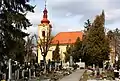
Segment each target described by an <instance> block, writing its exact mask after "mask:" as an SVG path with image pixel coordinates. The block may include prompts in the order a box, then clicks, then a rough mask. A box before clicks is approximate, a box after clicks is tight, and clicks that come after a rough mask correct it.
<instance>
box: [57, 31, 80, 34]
mask: <svg viewBox="0 0 120 81" xmlns="http://www.w3.org/2000/svg"><path fill="white" fill-rule="evenodd" d="M75 32H82V31H67V32H59V33H75ZM59 33H58V34H59Z"/></svg>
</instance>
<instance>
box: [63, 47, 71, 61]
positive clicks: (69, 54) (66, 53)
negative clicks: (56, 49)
mask: <svg viewBox="0 0 120 81" xmlns="http://www.w3.org/2000/svg"><path fill="white" fill-rule="evenodd" d="M72 47H73V46H72V45H67V47H66V52H64V54H65V62H69V60H70V56H71V54H72V51H71V50H72Z"/></svg>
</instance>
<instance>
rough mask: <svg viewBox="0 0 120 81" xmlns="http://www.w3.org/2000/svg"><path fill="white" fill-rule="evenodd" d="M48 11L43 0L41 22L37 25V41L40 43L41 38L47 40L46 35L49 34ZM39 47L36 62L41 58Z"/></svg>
mask: <svg viewBox="0 0 120 81" xmlns="http://www.w3.org/2000/svg"><path fill="white" fill-rule="evenodd" d="M47 13H48V11H47V8H46V2H45V8H44V11H43V19H42V20H41V23H40V24H39V25H38V37H39V38H38V42H39V43H40V42H41V40H44V39H45V40H47V38H48V37H50V36H51V29H52V26H51V24H50V21H49V20H48V15H47ZM41 54H42V53H41V50H40V47H38V63H40V60H43V56H42V55H41Z"/></svg>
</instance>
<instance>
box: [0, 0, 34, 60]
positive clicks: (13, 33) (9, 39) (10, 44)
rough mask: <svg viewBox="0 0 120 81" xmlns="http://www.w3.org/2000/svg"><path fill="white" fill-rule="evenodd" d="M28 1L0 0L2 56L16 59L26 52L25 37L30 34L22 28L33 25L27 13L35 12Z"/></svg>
mask: <svg viewBox="0 0 120 81" xmlns="http://www.w3.org/2000/svg"><path fill="white" fill-rule="evenodd" d="M28 2H29V0H0V54H1V56H2V57H3V56H8V57H9V58H13V59H16V58H17V57H19V56H23V55H22V54H24V45H25V41H24V37H25V36H28V34H27V33H25V32H23V31H22V29H27V27H29V26H31V23H30V22H29V20H28V19H27V18H26V13H27V12H28V11H30V12H34V11H33V8H34V7H33V6H31V5H30V4H28ZM2 57H1V58H2Z"/></svg>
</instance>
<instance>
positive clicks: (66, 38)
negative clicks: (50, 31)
mask: <svg viewBox="0 0 120 81" xmlns="http://www.w3.org/2000/svg"><path fill="white" fill-rule="evenodd" d="M78 37H79V38H80V40H82V37H83V32H82V31H73V32H60V33H58V34H57V35H56V36H55V37H54V38H53V39H52V42H51V47H50V49H49V52H48V54H47V57H46V60H49V59H50V60H52V58H53V51H54V50H55V48H56V45H57V44H58V42H59V48H60V50H59V54H60V60H61V61H63V62H65V54H64V53H65V52H66V47H67V45H71V44H74V43H75V42H76V39H77V38H78Z"/></svg>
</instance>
